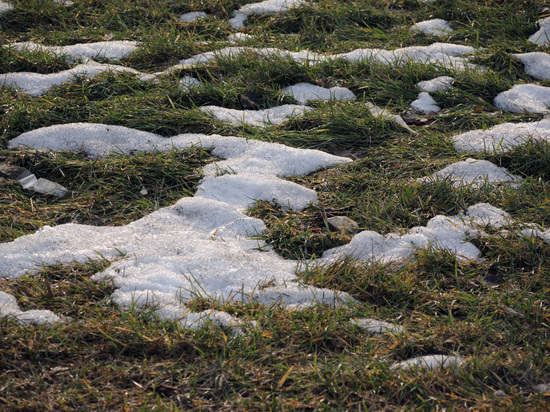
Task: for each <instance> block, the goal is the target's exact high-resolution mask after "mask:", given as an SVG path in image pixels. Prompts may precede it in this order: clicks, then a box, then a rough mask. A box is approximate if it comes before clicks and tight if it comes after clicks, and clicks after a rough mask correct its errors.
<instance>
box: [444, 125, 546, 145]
mask: <svg viewBox="0 0 550 412" xmlns="http://www.w3.org/2000/svg"><path fill="white" fill-rule="evenodd" d="M452 140H453V143H454V147H455V149H456V150H457V151H458V152H468V151H469V152H483V151H488V152H504V151H508V150H510V149H513V148H514V147H516V146H519V145H521V144H524V143H525V142H526V141H528V140H546V141H548V142H550V119H548V118H547V119H542V120H540V121H538V122H533V123H503V124H499V125H497V126H493V127H491V128H490V129H487V130H472V131H469V132H466V133H462V134H459V135H456V136H454V137H453V139H452Z"/></svg>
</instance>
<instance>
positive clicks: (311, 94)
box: [281, 83, 355, 104]
mask: <svg viewBox="0 0 550 412" xmlns="http://www.w3.org/2000/svg"><path fill="white" fill-rule="evenodd" d="M281 92H282V93H283V94H286V95H290V96H292V97H294V98H295V99H296V100H297V101H298V102H300V104H306V103H307V102H309V101H312V100H355V94H353V92H352V91H351V90H350V89H347V88H345V87H332V88H330V89H325V88H324V87H319V86H315V85H313V84H309V83H298V84H295V85H293V86H288V87H285V88H284V89H283V90H281Z"/></svg>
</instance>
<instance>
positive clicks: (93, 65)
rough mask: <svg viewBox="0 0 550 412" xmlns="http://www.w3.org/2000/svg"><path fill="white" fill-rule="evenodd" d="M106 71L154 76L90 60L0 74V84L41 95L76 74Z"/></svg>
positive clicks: (94, 74) (145, 78)
mask: <svg viewBox="0 0 550 412" xmlns="http://www.w3.org/2000/svg"><path fill="white" fill-rule="evenodd" d="M104 72H115V73H118V72H128V73H135V74H138V75H141V78H142V79H143V80H148V79H151V78H152V76H148V75H143V74H142V73H141V72H139V71H137V70H134V69H131V68H129V67H123V66H117V65H113V64H102V63H97V62H94V61H92V60H90V61H87V62H86V63H83V64H79V65H77V66H75V67H73V68H72V69H69V70H64V71H61V72H58V73H52V74H40V73H30V72H19V73H6V74H0V85H3V86H8V87H14V88H17V89H19V90H20V91H21V92H23V93H26V94H30V95H31V96H40V95H42V94H44V93H46V92H47V91H48V90H50V89H51V88H52V87H55V86H59V85H61V84H63V83H64V82H67V81H70V80H71V79H72V78H74V77H76V76H85V77H87V78H90V77H94V76H96V75H98V74H100V73H104Z"/></svg>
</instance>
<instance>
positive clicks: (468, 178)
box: [417, 159, 523, 188]
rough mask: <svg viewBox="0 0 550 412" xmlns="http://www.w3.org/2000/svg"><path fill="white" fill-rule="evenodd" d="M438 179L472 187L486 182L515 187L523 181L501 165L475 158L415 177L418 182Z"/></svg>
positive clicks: (455, 184)
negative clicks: (421, 176) (418, 177)
mask: <svg viewBox="0 0 550 412" xmlns="http://www.w3.org/2000/svg"><path fill="white" fill-rule="evenodd" d="M438 180H450V181H452V182H453V185H454V186H464V185H465V186H471V187H474V188H478V187H481V186H483V185H487V184H490V185H493V184H503V185H507V186H511V187H517V186H519V185H520V184H521V182H522V181H523V179H522V178H521V177H519V176H515V175H512V174H510V173H508V171H507V170H506V169H504V168H502V167H498V166H497V165H495V164H493V163H491V162H489V161H487V160H476V159H466V160H465V161H463V162H457V163H453V164H452V165H449V166H447V167H445V168H444V169H442V170H440V171H439V172H435V173H434V174H433V175H431V176H426V177H423V178H420V179H417V181H418V182H431V181H438Z"/></svg>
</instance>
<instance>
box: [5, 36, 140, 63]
mask: <svg viewBox="0 0 550 412" xmlns="http://www.w3.org/2000/svg"><path fill="white" fill-rule="evenodd" d="M138 45H139V43H138V42H136V41H129V40H120V41H119V40H117V41H101V42H97V43H80V44H73V45H71V46H43V45H41V44H38V43H34V42H21V43H10V44H7V45H6V46H4V47H10V48H13V49H16V50H29V51H40V52H46V53H51V54H53V55H55V56H58V57H59V56H66V57H67V59H68V60H69V61H76V60H85V59H93V58H106V59H113V60H120V59H122V58H125V57H127V56H129V55H130V54H132V53H133V52H134V51H136V50H137V48H138Z"/></svg>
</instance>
